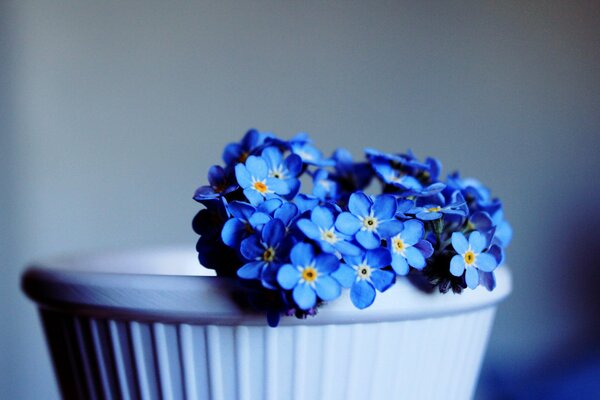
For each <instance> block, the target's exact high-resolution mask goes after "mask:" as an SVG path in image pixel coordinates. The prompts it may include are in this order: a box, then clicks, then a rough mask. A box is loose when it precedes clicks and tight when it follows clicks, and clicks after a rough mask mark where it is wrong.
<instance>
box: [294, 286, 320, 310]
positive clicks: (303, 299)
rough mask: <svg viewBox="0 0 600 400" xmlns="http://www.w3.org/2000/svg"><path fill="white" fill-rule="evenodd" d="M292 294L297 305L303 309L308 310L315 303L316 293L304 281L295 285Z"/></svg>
mask: <svg viewBox="0 0 600 400" xmlns="http://www.w3.org/2000/svg"><path fill="white" fill-rule="evenodd" d="M292 296H293V297H294V301H295V302H296V304H297V305H298V307H300V308H301V309H303V310H308V309H309V308H312V307H314V306H315V304H317V294H316V293H315V291H314V290H313V288H311V287H310V286H309V285H308V284H306V283H300V284H299V285H297V286H296V287H295V288H294V291H293V292H292Z"/></svg>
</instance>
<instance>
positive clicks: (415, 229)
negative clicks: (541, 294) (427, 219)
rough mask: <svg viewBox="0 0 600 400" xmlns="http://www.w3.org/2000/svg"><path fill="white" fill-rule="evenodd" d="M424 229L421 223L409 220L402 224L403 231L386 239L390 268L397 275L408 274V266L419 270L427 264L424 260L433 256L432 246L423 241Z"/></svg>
mask: <svg viewBox="0 0 600 400" xmlns="http://www.w3.org/2000/svg"><path fill="white" fill-rule="evenodd" d="M424 236H425V227H424V225H423V223H422V222H421V221H417V220H414V219H412V220H409V221H405V222H404V223H403V229H402V230H401V231H400V232H398V234H396V235H394V236H392V237H391V238H389V239H388V247H389V249H390V252H391V254H392V268H393V269H394V271H396V273H397V274H398V275H406V274H408V270H409V266H410V267H413V268H416V269H418V270H421V269H423V268H424V267H425V265H426V264H427V261H426V259H427V258H428V257H431V255H432V254H433V246H432V245H431V243H429V241H427V240H423V237H424Z"/></svg>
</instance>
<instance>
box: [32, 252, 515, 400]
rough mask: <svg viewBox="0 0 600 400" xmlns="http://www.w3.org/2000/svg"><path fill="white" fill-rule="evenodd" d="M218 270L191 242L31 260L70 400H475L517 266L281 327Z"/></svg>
mask: <svg viewBox="0 0 600 400" xmlns="http://www.w3.org/2000/svg"><path fill="white" fill-rule="evenodd" d="M211 274H212V271H210V270H206V269H203V268H201V267H199V266H198V263H197V259H196V254H195V253H193V252H188V251H185V250H177V249H170V250H169V249H162V250H154V251H140V252H124V253H115V254H101V255H95V256H83V257H75V258H70V259H62V260H53V261H46V262H41V263H37V264H34V266H33V267H30V268H29V269H28V270H27V272H26V273H25V275H24V277H23V288H24V290H25V292H26V293H27V294H28V295H29V296H30V297H31V298H32V299H33V300H35V301H36V302H37V303H38V305H39V309H40V313H41V317H42V321H43V325H44V329H45V332H46V337H47V340H48V344H49V347H50V352H51V355H52V359H53V362H54V367H55V371H56V374H57V377H58V380H59V383H60V388H61V391H62V394H63V397H64V398H67V399H71V398H77V399H103V398H123V399H137V398H142V399H213V400H230V399H259V400H262V399H266V400H282V399H285V400H287V399H298V400H306V399H325V400H335V399H340V400H341V399H344V400H352V399H370V400H375V399H445V400H450V399H468V398H470V397H472V394H473V391H474V389H475V385H476V382H477V377H478V373H479V369H480V365H481V361H482V358H483V355H484V352H485V348H486V343H487V340H488V336H489V333H490V330H491V326H492V322H493V318H494V313H495V311H496V306H497V304H498V302H500V301H501V300H502V299H504V298H505V297H506V296H507V295H508V294H509V292H510V290H511V278H510V273H509V271H508V270H507V269H506V267H501V268H499V269H498V270H497V272H496V277H497V282H498V286H497V288H496V290H494V291H493V292H488V291H486V290H485V289H484V288H478V289H476V290H473V291H471V290H465V291H464V292H463V294H461V295H454V294H451V293H450V294H446V295H441V294H439V293H434V294H425V293H422V292H420V291H418V290H417V289H415V288H414V287H413V286H412V285H410V284H409V283H408V282H406V281H405V280H404V279H399V280H398V282H397V283H396V285H394V286H393V287H392V288H391V289H389V290H388V291H387V292H385V293H378V294H377V298H376V300H375V303H374V304H373V305H372V306H371V307H369V308H368V309H366V310H362V311H359V310H357V309H356V308H355V307H354V306H353V305H352V304H351V303H350V300H349V296H347V295H346V294H347V293H344V294H343V295H342V297H341V298H340V299H338V300H335V301H334V302H332V303H330V304H326V305H325V306H323V307H321V309H320V310H319V313H318V315H317V316H316V317H309V318H308V319H305V320H297V319H296V318H293V317H282V319H281V323H280V326H279V327H277V328H270V327H268V326H267V325H266V319H265V316H264V315H262V314H260V315H252V314H250V315H249V314H248V313H246V312H243V311H242V310H240V309H239V307H238V306H237V305H236V304H235V303H234V302H233V301H232V299H231V296H230V294H229V291H230V289H231V285H230V282H228V281H227V280H224V279H220V278H215V277H212V276H209V275H211ZM197 275H203V276H197Z"/></svg>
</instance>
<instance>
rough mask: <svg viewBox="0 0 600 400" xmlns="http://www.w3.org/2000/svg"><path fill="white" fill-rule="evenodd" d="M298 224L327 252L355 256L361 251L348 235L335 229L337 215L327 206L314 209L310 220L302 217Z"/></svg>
mask: <svg viewBox="0 0 600 400" xmlns="http://www.w3.org/2000/svg"><path fill="white" fill-rule="evenodd" d="M297 225H298V228H300V230H301V231H302V232H303V233H304V234H305V235H306V236H307V237H308V238H310V239H312V240H314V241H316V242H317V243H318V244H319V246H321V249H323V251H325V252H327V253H335V252H336V251H339V252H340V253H341V254H343V255H354V256H356V255H358V254H359V253H360V249H359V248H358V247H357V246H355V245H353V244H352V243H350V242H348V241H347V240H346V239H347V237H346V236H345V235H343V234H341V233H340V232H339V231H338V230H337V229H335V216H334V215H333V212H332V211H331V210H330V209H329V208H327V207H325V206H318V207H316V208H315V209H313V211H312V213H311V215H310V220H309V219H300V220H298V222H297Z"/></svg>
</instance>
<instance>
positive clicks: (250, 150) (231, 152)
mask: <svg viewBox="0 0 600 400" xmlns="http://www.w3.org/2000/svg"><path fill="white" fill-rule="evenodd" d="M270 136H271V135H270V134H268V133H263V132H259V131H257V130H256V129H250V130H249V131H248V132H246V134H245V135H244V137H243V138H242V141H241V142H239V143H229V144H228V145H227V146H225V150H224V151H223V161H225V164H227V166H234V165H236V164H237V163H240V162H245V161H246V159H247V158H248V157H249V156H250V155H252V154H254V153H255V152H256V151H257V150H258V149H260V148H261V146H262V145H263V144H264V143H265V140H266V139H267V138H268V137H270Z"/></svg>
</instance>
